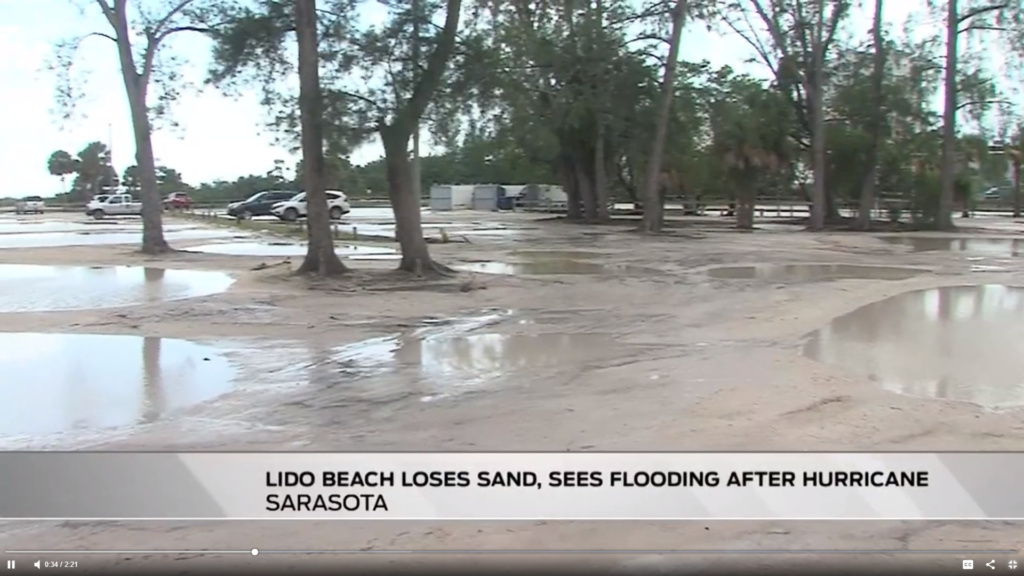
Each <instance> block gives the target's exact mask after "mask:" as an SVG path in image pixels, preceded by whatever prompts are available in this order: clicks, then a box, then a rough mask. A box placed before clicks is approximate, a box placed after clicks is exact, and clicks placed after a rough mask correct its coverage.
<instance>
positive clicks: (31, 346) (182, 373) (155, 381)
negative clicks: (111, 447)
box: [0, 333, 235, 441]
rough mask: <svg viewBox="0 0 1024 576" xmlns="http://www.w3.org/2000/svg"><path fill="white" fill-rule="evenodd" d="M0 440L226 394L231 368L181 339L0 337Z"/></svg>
mask: <svg viewBox="0 0 1024 576" xmlns="http://www.w3.org/2000/svg"><path fill="white" fill-rule="evenodd" d="M0 371H2V372H3V374H4V377H3V378H2V379H0V439H6V440H8V441H13V440H16V439H18V437H24V436H33V437H34V436H42V435H53V434H60V433H69V432H75V431H80V430H81V431H86V430H94V429H100V428H114V427H124V426H131V425H135V424H145V423H150V422H154V421H156V420H159V419H161V417H164V416H166V415H167V414H169V413H172V412H174V411H176V410H180V409H182V408H186V407H188V406H193V405H196V404H199V403H202V402H205V401H208V400H212V399H213V398H216V397H218V396H220V395H223V394H225V393H227V392H229V391H230V390H231V388H232V381H233V379H234V377H235V370H234V368H233V367H232V366H231V364H230V363H229V362H228V361H227V360H226V359H225V358H224V357H222V356H220V355H218V354H217V353H216V351H215V350H214V349H213V348H210V347H208V346H203V345H200V344H197V343H193V342H189V341H187V340H172V339H161V338H143V337H139V336H111V335H91V334H24V333H2V334H0Z"/></svg>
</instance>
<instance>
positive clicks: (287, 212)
mask: <svg viewBox="0 0 1024 576" xmlns="http://www.w3.org/2000/svg"><path fill="white" fill-rule="evenodd" d="M327 210H328V214H329V215H330V217H331V220H338V219H340V218H341V217H342V216H344V215H345V214H348V213H349V212H351V211H352V207H351V206H350V205H349V203H348V197H347V196H345V193H344V192H340V191H338V190H328V191H327ZM270 212H271V213H272V214H273V215H274V216H277V217H278V218H280V219H281V220H284V221H286V222H294V221H295V220H298V219H299V218H305V217H306V193H305V192H302V193H299V194H296V195H295V196H294V197H292V198H291V199H290V200H286V201H284V202H278V203H277V204H274V207H273V208H271V209H270Z"/></svg>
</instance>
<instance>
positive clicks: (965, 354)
mask: <svg viewBox="0 0 1024 576" xmlns="http://www.w3.org/2000/svg"><path fill="white" fill-rule="evenodd" d="M804 354H805V355H807V356H809V357H811V358H814V359H815V360H819V361H821V362H825V363H829V364H834V365H836V366H840V367H842V368H844V369H846V370H848V371H850V372H852V373H857V374H860V375H862V376H865V377H867V378H870V379H871V380H873V381H875V382H878V383H879V384H880V385H881V386H882V387H884V388H885V389H887V390H891V391H893V392H899V393H902V394H910V395H914V396H926V397H933V398H943V399H949V400H961V401H967V402H973V403H976V404H980V405H982V406H987V407H992V408H999V407H1009V406H1020V405H1022V404H1024V288H1017V287H1010V286H1003V285H994V284H991V285H983V286H950V287H943V288H934V289H930V290H919V291H913V292H908V293H905V294H900V295H898V296H894V297H892V298H888V299H886V300H882V301H880V302H875V303H873V304H869V305H867V306H864V307H862V308H859V309H857V310H855V311H853V312H850V313H849V314H846V315H843V316H840V317H838V318H836V319H835V320H833V321H832V322H831V323H829V324H828V325H827V326H825V327H824V328H822V329H821V330H818V331H817V332H815V333H814V334H812V335H811V338H810V340H809V341H808V342H807V344H806V345H805V348H804Z"/></svg>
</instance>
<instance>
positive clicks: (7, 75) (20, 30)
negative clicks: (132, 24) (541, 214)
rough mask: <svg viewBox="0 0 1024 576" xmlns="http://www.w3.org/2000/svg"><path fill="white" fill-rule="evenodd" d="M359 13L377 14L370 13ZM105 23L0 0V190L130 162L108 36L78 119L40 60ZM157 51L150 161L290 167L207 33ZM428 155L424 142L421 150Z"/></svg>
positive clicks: (721, 39) (88, 10) (706, 47)
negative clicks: (159, 82)
mask: <svg viewBox="0 0 1024 576" xmlns="http://www.w3.org/2000/svg"><path fill="white" fill-rule="evenodd" d="M145 1H148V0H134V2H145ZM868 4H870V3H868ZM923 4H924V1H923V0H903V2H902V3H901V2H887V3H886V6H887V10H886V19H887V20H888V21H889V22H902V21H903V20H904V19H905V18H906V16H907V15H908V14H909V13H911V12H912V11H914V10H920V9H922V7H923ZM79 6H83V7H84V11H83V10H82V9H80V8H79ZM364 17H367V18H372V19H376V18H379V11H378V12H377V13H376V14H373V13H369V15H364ZM870 24H871V20H870V14H868V13H866V12H865V11H864V10H863V9H862V10H859V11H857V12H856V13H855V14H854V15H853V16H852V20H851V27H852V28H853V29H855V30H857V31H863V32H864V33H866V32H867V31H868V30H869V29H870ZM107 27H108V25H107V24H106V21H105V20H104V19H103V17H102V15H101V14H100V12H99V9H98V7H96V6H95V3H93V2H89V1H83V0H78V2H77V3H76V2H75V1H73V0H32V1H31V2H27V1H24V0H0V55H3V56H2V57H0V128H2V132H3V138H0V174H3V181H4V183H5V185H6V186H7V187H8V189H7V190H5V191H4V192H3V193H2V194H0V195H3V196H15V197H17V196H24V195H42V196H52V195H53V194H57V193H59V192H61V191H62V184H61V181H60V179H59V178H56V177H54V176H50V175H49V173H48V172H47V171H46V160H47V158H48V157H49V156H50V154H51V153H52V152H53V151H55V150H67V151H68V152H70V153H72V154H75V153H76V152H77V151H78V150H80V149H82V148H83V147H84V146H85V145H86V144H87V143H89V142H91V141H96V140H99V141H102V142H104V143H109V145H111V147H112V150H113V163H114V166H115V168H116V169H117V171H118V173H122V172H123V171H124V169H125V168H126V167H128V166H130V165H132V164H134V163H135V160H134V155H135V145H134V139H133V136H132V127H131V122H130V118H129V115H128V104H127V98H126V97H125V93H124V86H123V84H122V82H121V77H120V69H119V65H118V60H117V54H116V52H115V47H114V44H113V43H111V42H110V41H109V40H105V39H103V38H98V37H93V38H89V39H87V40H86V41H85V42H84V43H83V44H82V46H81V47H80V49H79V51H78V53H77V56H76V60H75V63H76V64H75V65H76V67H77V69H78V70H79V71H80V73H86V74H87V75H88V81H87V83H86V84H85V86H84V93H85V97H84V98H83V99H82V100H81V101H80V102H79V105H78V110H79V111H80V114H79V116H78V117H76V118H75V119H74V120H73V121H71V122H63V121H60V120H59V119H58V118H57V116H56V115H55V114H54V113H53V110H54V109H55V99H54V94H55V89H56V81H55V75H54V73H53V72H51V71H50V70H48V63H49V62H50V61H51V58H52V55H53V47H54V45H55V43H57V42H58V41H60V40H63V39H68V38H74V37H77V36H81V35H84V34H86V33H89V32H93V31H104V30H106V29H107ZM166 49H167V50H169V51H173V53H174V54H175V55H176V56H177V57H180V58H182V59H184V61H185V62H187V66H186V67H185V68H184V69H183V70H184V73H185V76H186V77H187V79H188V80H189V81H190V82H191V83H194V84H195V85H197V87H196V88H194V89H189V90H186V91H185V92H184V94H183V95H182V96H181V98H179V100H178V101H177V102H176V103H175V104H174V105H173V108H172V111H171V117H172V118H173V120H174V121H175V123H176V124H177V127H175V128H171V127H165V126H157V130H156V131H155V133H154V134H153V146H154V149H155V151H156V157H157V164H162V165H166V166H169V167H172V168H174V169H176V170H178V172H180V173H181V174H182V176H183V178H184V179H185V181H186V182H189V183H192V184H198V183H200V182H209V181H213V180H234V179H235V178H237V177H239V176H243V175H248V174H258V173H265V172H267V171H269V170H270V169H271V168H273V165H274V161H275V160H284V162H285V165H286V166H287V167H288V168H291V167H292V166H294V164H295V161H296V160H297V158H296V157H295V156H294V155H293V154H291V153H290V152H289V151H288V150H287V149H285V148H283V147H280V146H277V145H275V138H274V135H273V134H272V133H271V132H269V131H268V130H267V129H265V128H264V125H265V123H266V121H267V113H266V111H265V109H264V108H262V107H261V106H260V104H259V100H258V96H257V94H256V92H255V91H250V92H243V93H242V94H240V95H239V96H238V97H229V96H225V95H223V94H221V93H220V91H219V90H217V89H216V88H212V87H207V88H205V89H203V87H202V86H201V84H202V80H203V77H204V73H205V70H206V68H207V63H208V58H209V56H208V55H209V51H210V42H209V40H207V39H206V38H204V37H202V36H201V35H199V34H190V33H182V34H178V35H176V36H175V37H174V41H173V42H170V43H168V44H167V45H166ZM751 55H752V53H751V52H750V50H749V49H748V48H747V46H746V45H745V44H744V43H743V41H742V40H740V39H738V38H736V37H734V36H722V35H718V34H715V33H712V32H709V31H707V29H706V28H705V26H704V25H703V24H701V23H695V24H694V25H691V26H688V27H687V29H686V31H685V33H684V40H683V43H682V45H681V50H680V56H681V58H683V59H686V60H702V59H707V60H709V61H710V62H711V63H712V64H714V65H716V66H723V65H731V66H733V67H734V68H738V69H739V70H741V71H743V72H747V73H750V74H754V75H757V76H761V77H767V71H766V70H765V69H764V68H763V67H762V66H759V65H755V64H745V62H746V61H748V60H749V59H750V57H751ZM424 138H426V137H424ZM429 152H430V147H429V145H427V146H425V147H424V150H423V153H425V154H426V153H429ZM382 155H383V150H382V149H381V147H380V145H379V144H371V145H367V146H366V147H364V148H362V149H360V150H358V151H357V152H356V153H355V154H354V155H353V157H352V160H353V162H355V163H356V164H361V163H365V162H368V161H371V160H374V159H376V158H379V157H381V156H382Z"/></svg>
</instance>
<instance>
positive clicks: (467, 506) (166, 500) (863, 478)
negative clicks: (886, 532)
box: [0, 452, 1024, 520]
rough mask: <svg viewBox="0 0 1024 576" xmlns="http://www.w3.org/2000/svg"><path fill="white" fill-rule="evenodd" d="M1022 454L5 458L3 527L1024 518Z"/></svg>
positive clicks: (0, 499) (0, 468)
mask: <svg viewBox="0 0 1024 576" xmlns="http://www.w3.org/2000/svg"><path fill="white" fill-rule="evenodd" d="M1021 478H1024V453H876V454H867V453H835V454H827V453H808V452H801V453H703V452H699V453H638V452H628V453H595V452H558V453H310V452H304V453H303V452H298V453H181V454H174V453H136V452H0V518H5V519H104V520H116V519H152V520H156V519H180V520H184V519H196V520H218V519H235V520H243V519H318V520H323V519H342V520H344V519H349V520H365V519H373V520H698V519H699V520H714V519H719V520H726V519H734V520H743V519H777V520H783V519H790V520H812V519H815V520H818V519H828V520H859V519H872V520H881V519H891V520H940V519H942V520H953V519H965V520H967V519H970V520H975V519H979V520H980V519H1004V520H1010V519H1015V520H1019V519H1024V490H1021V488H1020V486H1021V483H1020V482H1021Z"/></svg>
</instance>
